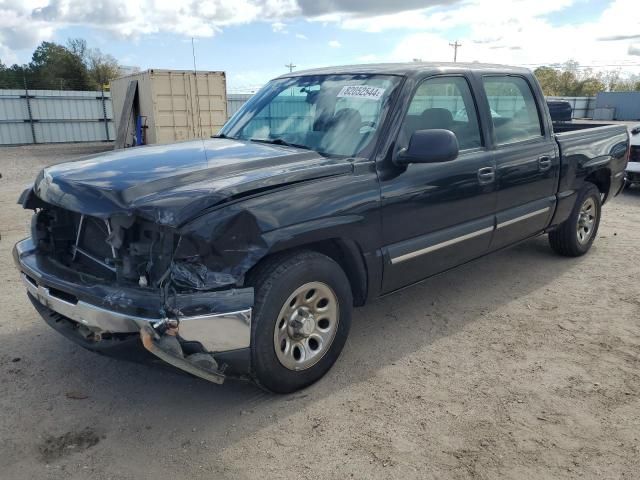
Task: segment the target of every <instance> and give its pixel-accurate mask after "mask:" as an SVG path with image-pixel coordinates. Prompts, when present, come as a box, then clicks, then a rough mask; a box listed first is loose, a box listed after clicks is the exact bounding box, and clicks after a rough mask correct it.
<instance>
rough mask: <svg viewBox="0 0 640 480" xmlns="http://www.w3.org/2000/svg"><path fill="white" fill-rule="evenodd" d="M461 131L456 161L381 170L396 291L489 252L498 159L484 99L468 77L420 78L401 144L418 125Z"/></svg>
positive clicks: (390, 283)
mask: <svg viewBox="0 0 640 480" xmlns="http://www.w3.org/2000/svg"><path fill="white" fill-rule="evenodd" d="M428 129H446V130H450V131H453V132H454V133H455V134H456V136H457V138H458V143H459V146H460V155H459V156H458V158H456V159H455V160H453V161H450V162H444V163H431V164H424V163H423V164H417V163H415V164H410V165H408V166H407V168H406V169H405V170H403V169H399V168H395V169H393V170H392V171H391V172H387V171H382V170H381V171H380V185H381V189H382V223H383V228H382V236H383V241H384V245H385V247H384V249H383V252H384V257H385V263H384V265H385V266H384V276H383V277H384V278H383V291H384V292H389V291H393V290H396V289H398V288H401V287H403V286H405V285H408V284H411V283H414V282H417V281H419V280H422V279H424V278H426V277H428V276H430V275H434V274H436V273H438V272H441V271H444V270H447V269H449V268H451V267H454V266H456V265H459V264H461V263H464V262H466V261H469V260H471V259H473V258H476V257H478V256H481V255H483V254H484V253H486V252H487V251H488V249H489V243H490V241H491V234H492V231H493V228H494V213H495V197H494V176H495V170H494V162H493V156H492V152H491V151H490V150H488V149H487V148H486V146H485V144H484V141H483V135H482V133H481V128H480V123H479V121H478V114H477V106H476V102H475V100H474V97H473V95H472V91H471V88H470V86H469V82H468V81H467V79H466V78H465V77H464V76H461V75H456V76H437V77H431V78H427V79H426V80H423V81H422V82H421V83H419V84H418V85H417V86H416V87H415V90H414V91H413V93H412V96H411V100H410V103H409V105H408V107H407V109H406V112H405V114H404V118H403V120H402V123H401V127H400V132H399V134H398V136H397V140H396V143H395V147H394V149H393V150H394V151H395V152H397V151H398V150H400V149H402V148H405V147H407V145H408V143H409V139H410V138H411V134H412V133H413V132H414V131H416V130H428Z"/></svg>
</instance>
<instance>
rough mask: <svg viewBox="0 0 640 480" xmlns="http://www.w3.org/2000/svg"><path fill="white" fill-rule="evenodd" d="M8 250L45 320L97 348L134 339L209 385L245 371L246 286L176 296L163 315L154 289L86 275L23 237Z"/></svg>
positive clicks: (248, 291) (249, 297) (248, 333)
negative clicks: (173, 314)
mask: <svg viewBox="0 0 640 480" xmlns="http://www.w3.org/2000/svg"><path fill="white" fill-rule="evenodd" d="M13 256H14V261H15V263H16V265H17V267H18V269H19V270H20V272H21V273H20V275H21V279H22V282H23V283H24V285H25V287H26V289H27V292H28V293H29V296H30V299H31V301H32V302H33V303H34V305H35V306H36V307H38V305H40V306H41V307H42V308H37V310H38V311H39V313H40V314H41V315H42V316H43V318H44V319H45V321H47V323H48V324H49V325H51V326H52V327H54V328H55V329H56V330H58V331H60V333H62V334H64V335H65V336H66V337H67V338H70V339H72V340H74V341H76V343H79V344H80V345H82V346H83V347H85V348H89V349H90V350H94V351H101V350H102V349H103V346H104V348H105V349H106V348H108V347H109V346H110V345H112V344H113V343H114V339H118V340H123V339H127V340H131V339H132V338H134V339H135V341H137V343H140V342H141V343H142V345H143V346H144V348H145V349H146V350H148V351H149V352H151V353H153V354H154V355H155V356H157V357H159V358H160V359H162V360H164V361H165V362H167V363H170V364H172V365H174V366H176V367H178V368H180V369H182V370H185V371H187V372H189V373H191V374H193V375H196V376H200V377H202V378H205V379H207V380H210V381H214V382H216V383H222V381H223V380H224V377H225V372H226V371H227V370H228V371H230V372H232V373H233V374H234V375H242V374H244V373H246V370H247V369H248V364H249V347H250V341H251V308H252V304H253V289H250V288H247V289H232V290H227V291H221V292H204V293H195V294H182V295H176V296H174V297H172V306H175V307H176V310H177V311H179V312H182V314H180V315H178V316H176V317H168V316H167V315H163V313H164V311H165V309H164V308H163V305H162V303H161V299H160V293H159V291H154V290H153V289H149V288H144V289H143V288H121V287H117V286H113V285H108V284H103V283H97V282H96V281H95V280H88V279H87V278H86V276H82V275H81V274H78V273H76V272H72V271H69V270H68V269H66V268H64V267H62V266H60V265H57V264H55V262H52V261H51V259H48V258H46V257H44V256H42V255H39V254H38V253H37V251H36V249H35V246H34V244H33V242H32V240H31V239H30V238H28V239H25V240H23V241H21V242H18V243H17V244H16V246H15V247H14V250H13ZM115 343H116V344H117V345H120V344H121V342H115Z"/></svg>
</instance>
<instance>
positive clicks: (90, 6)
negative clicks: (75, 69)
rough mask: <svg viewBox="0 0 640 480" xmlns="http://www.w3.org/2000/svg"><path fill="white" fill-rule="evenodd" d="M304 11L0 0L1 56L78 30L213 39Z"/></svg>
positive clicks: (283, 6)
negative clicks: (235, 28)
mask: <svg viewBox="0 0 640 480" xmlns="http://www.w3.org/2000/svg"><path fill="white" fill-rule="evenodd" d="M299 12H300V7H299V6H298V5H297V3H296V0H233V1H228V0H205V1H198V2H192V1H187V0H137V1H130V0H109V1H106V0H103V1H97V2H96V1H86V0H0V52H2V51H6V50H17V49H25V48H33V47H34V46H35V45H37V44H38V43H39V42H40V41H42V40H47V39H51V38H52V37H53V34H54V32H55V31H56V30H59V29H61V28H65V27H68V26H73V25H82V26H83V27H92V28H95V29H99V30H105V31H107V32H110V33H112V34H114V35H117V36H120V37H134V38H135V37H137V36H140V35H143V34H151V33H156V32H171V33H178V34H183V35H186V36H189V37H211V36H213V35H215V34H216V33H217V32H218V31H219V30H220V29H221V28H223V27H226V26H230V25H239V24H246V23H250V22H254V21H274V22H275V23H274V25H279V24H280V20H281V19H285V18H291V17H294V16H295V15H297V14H298V13H299ZM274 28H278V27H274Z"/></svg>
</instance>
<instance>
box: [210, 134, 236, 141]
mask: <svg viewBox="0 0 640 480" xmlns="http://www.w3.org/2000/svg"><path fill="white" fill-rule="evenodd" d="M211 138H228V139H230V140H235V138H234V137H229V136H228V135H225V134H224V133H219V134H217V135H211Z"/></svg>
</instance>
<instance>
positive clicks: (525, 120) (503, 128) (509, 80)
mask: <svg viewBox="0 0 640 480" xmlns="http://www.w3.org/2000/svg"><path fill="white" fill-rule="evenodd" d="M483 82H484V89H485V92H486V94H487V99H488V100H489V106H490V107H491V120H492V121H493V129H494V132H495V136H496V142H497V143H498V145H504V144H508V143H515V142H522V141H524V140H531V139H534V138H540V137H542V135H543V134H542V127H541V124H540V116H539V115H538V109H537V107H536V101H535V98H534V96H533V93H532V92H531V88H530V87H529V84H528V83H527V81H526V80H525V79H524V78H522V77H485V78H484V79H483Z"/></svg>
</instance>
